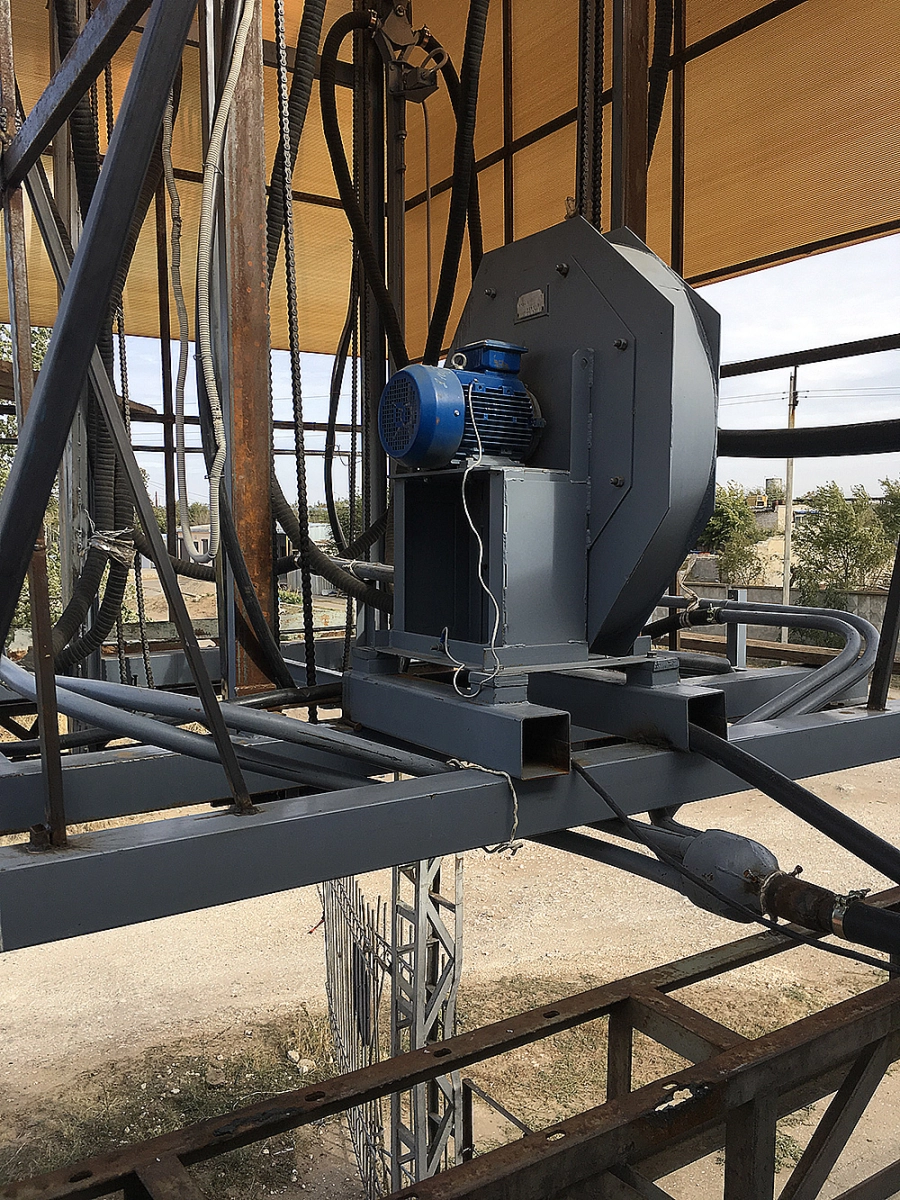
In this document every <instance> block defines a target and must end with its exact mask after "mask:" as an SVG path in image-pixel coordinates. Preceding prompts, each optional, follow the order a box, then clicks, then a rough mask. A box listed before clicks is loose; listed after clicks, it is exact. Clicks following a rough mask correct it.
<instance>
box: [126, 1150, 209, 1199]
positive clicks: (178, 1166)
mask: <svg viewBox="0 0 900 1200" xmlns="http://www.w3.org/2000/svg"><path fill="white" fill-rule="evenodd" d="M205 1197H206V1193H205V1192H202V1191H201V1190H200V1188H199V1187H198V1186H197V1184H196V1183H195V1182H194V1181H193V1179H192V1178H191V1176H190V1174H189V1173H188V1170H187V1168H186V1167H185V1166H184V1165H183V1164H182V1163H181V1161H180V1159H178V1158H176V1157H175V1156H174V1155H173V1156H171V1157H169V1158H157V1159H154V1160H153V1161H152V1162H148V1163H144V1165H143V1166H141V1167H138V1169H137V1171H135V1179H134V1182H132V1183H130V1184H129V1183H126V1185H125V1200H205Z"/></svg>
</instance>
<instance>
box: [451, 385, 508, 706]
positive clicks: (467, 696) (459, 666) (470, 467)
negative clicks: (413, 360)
mask: <svg viewBox="0 0 900 1200" xmlns="http://www.w3.org/2000/svg"><path fill="white" fill-rule="evenodd" d="M474 386H475V385H474V383H470V384H469V390H468V393H467V395H466V401H467V404H468V408H469V416H470V417H471V418H472V428H473V429H474V430H475V444H476V445H477V446H478V457H477V458H474V459H469V461H468V462H467V463H466V469H465V470H464V471H463V477H462V506H463V512H464V513H465V515H466V520H467V521H468V523H469V528H470V529H471V531H472V536H473V537H474V538H475V542H476V545H477V546H478V565H477V568H476V570H477V573H478V582H479V584H480V585H481V590H482V591H483V592H484V594H485V595H486V596H487V598H488V599H489V600H490V602H491V604H492V605H493V608H494V625H493V628H492V630H491V641H490V651H491V654H493V656H494V668H493V670H492V671H491V673H490V674H489V675H486V676H485V678H484V679H482V680H481V682H480V683H478V684H477V686H476V687H475V690H474V691H473V692H464V691H463V690H462V689H461V688H460V686H459V677H460V675H461V674H462V673H463V671H465V670H466V664H465V663H462V662H460V661H459V659H458V658H454V657H453V655H452V654H451V653H450V645H449V640H450V633H449V630H448V629H447V626H446V625H445V626H444V628H443V630H442V631H441V643H442V647H443V651H444V653H445V654H446V656H447V658H449V659H450V661H451V662H452V663H454V664H455V665H456V670H455V671H454V672H453V690H454V691H455V692H456V694H457V696H462V698H463V699H464V700H474V699H475V697H476V696H477V695H478V694H479V692H480V691H481V689H482V688H483V687H484V685H485V684H486V683H490V682H491V680H492V679H496V678H497V676H498V675H499V674H500V659H499V657H498V655H497V634H498V633H499V631H500V605H499V604H498V603H497V599H496V597H495V596H494V593H493V592H492V591H491V589H490V588H489V587H488V585H487V584H486V583H485V582H484V575H483V571H484V542H483V541H482V540H481V534H480V533H479V532H478V529H477V528H476V526H475V522H474V521H473V520H472V514H471V512H470V511H469V501H468V499H467V497H466V484H467V483H468V480H469V475H470V473H471V472H472V471H474V470H475V468H476V467H478V466H480V465H481V460H482V459H483V458H484V450H483V448H482V445H481V434H480V433H479V430H478V423H477V421H476V420H475V409H474V408H473V407H472V389H473V388H474Z"/></svg>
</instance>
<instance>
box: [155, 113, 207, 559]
mask: <svg viewBox="0 0 900 1200" xmlns="http://www.w3.org/2000/svg"><path fill="white" fill-rule="evenodd" d="M174 120H175V105H174V101H173V98H172V96H171V95H170V96H169V102H168V104H167V105H166V111H165V113H164V115H163V133H162V161H163V173H164V175H165V179H166V191H167V192H168V193H169V206H170V208H171V210H172V233H171V237H170V242H171V246H172V262H171V276H172V293H173V295H174V296H175V311H176V312H177V313H178V372H177V374H176V376H175V464H176V475H177V482H178V524H179V526H180V528H181V540H182V545H183V546H184V552H185V554H187V556H188V558H189V559H190V560H191V562H209V561H210V559H211V558H212V555H210V554H204V553H203V551H202V550H200V549H199V548H198V547H197V544H196V542H195V541H194V536H193V534H192V533H191V514H190V500H189V498H188V486H187V458H186V454H185V444H184V385H185V382H186V380H187V372H188V358H189V354H190V326H189V324H188V311H187V304H186V303H185V299H184V285H183V284H182V280H181V226H182V221H181V197H180V196H179V194H178V185H177V184H176V183H175V169H174V167H173V165H172V133H173V125H174ZM210 545H212V527H211V526H210Z"/></svg>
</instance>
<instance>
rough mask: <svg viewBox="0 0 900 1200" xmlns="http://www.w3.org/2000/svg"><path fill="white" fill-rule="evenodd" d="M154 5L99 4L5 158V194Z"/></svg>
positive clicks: (124, 0) (131, 1) (139, 1)
mask: <svg viewBox="0 0 900 1200" xmlns="http://www.w3.org/2000/svg"><path fill="white" fill-rule="evenodd" d="M149 6H150V0H101V3H100V4H98V5H97V7H96V9H95V10H94V12H93V13H92V14H91V16H90V18H89V19H88V21H87V24H86V25H85V27H84V29H83V30H82V31H81V33H80V34H79V36H78V39H77V41H76V42H75V45H74V46H73V47H72V49H71V50H70V51H69V53H68V54H67V55H66V57H65V58H64V59H63V61H62V63H61V64H60V67H59V70H58V71H57V72H56V74H55V75H54V76H53V78H52V79H51V80H50V82H49V83H48V84H47V86H46V88H44V90H43V92H42V93H41V95H40V96H39V97H38V100H37V103H36V104H35V105H34V107H33V108H32V110H31V112H30V113H29V114H28V116H27V117H26V118H25V120H24V121H23V123H22V128H21V129H20V130H19V132H18V133H17V134H16V135H15V137H14V138H13V140H12V141H11V142H10V144H9V147H8V148H7V150H6V153H5V154H4V155H3V187H4V190H7V191H8V190H9V189H10V188H15V187H18V186H19V184H21V183H22V182H23V180H24V179H25V176H26V175H27V174H28V172H29V171H30V170H31V168H32V167H33V166H34V164H35V163H36V162H37V160H38V159H39V158H40V156H41V154H43V152H44V150H46V148H47V147H48V146H49V145H50V142H51V141H52V139H53V136H54V134H56V133H58V131H59V130H60V129H61V128H62V125H63V123H64V122H65V121H66V120H68V118H69V117H70V116H71V114H72V111H73V109H74V108H75V105H76V104H77V103H78V101H79V100H80V99H81V97H82V96H84V95H86V94H87V91H88V88H90V86H91V84H92V83H93V82H94V80H95V79H96V78H97V76H98V75H99V74H100V72H101V71H102V70H103V66H104V64H105V63H106V62H108V61H109V60H110V59H111V58H112V56H113V55H114V54H115V52H116V51H117V50H118V49H119V47H120V46H121V45H122V43H123V42H124V41H125V39H126V37H128V34H129V33H130V32H131V30H132V29H133V28H134V25H135V22H136V21H137V20H138V19H139V18H140V17H141V16H142V15H143V13H144V12H146V10H147V9H148V8H149Z"/></svg>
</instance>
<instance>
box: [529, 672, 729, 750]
mask: <svg viewBox="0 0 900 1200" xmlns="http://www.w3.org/2000/svg"><path fill="white" fill-rule="evenodd" d="M657 661H659V660H657ZM648 662H649V663H652V662H653V660H648ZM668 673H669V672H667V671H664V672H662V674H668ZM671 673H672V675H674V677H675V679H676V680H677V672H671ZM630 675H631V672H626V673H625V674H624V675H622V674H620V673H618V672H613V671H602V670H596V669H594V670H590V669H588V670H578V671H559V672H556V671H533V672H531V673H530V674H529V676H528V699H529V700H530V701H532V702H533V703H535V704H544V705H549V706H552V707H555V708H561V709H564V710H565V711H566V712H568V713H569V714H570V715H571V718H572V723H573V724H575V725H582V726H585V727H586V728H588V729H596V730H597V731H598V732H600V733H611V734H613V735H615V736H616V737H623V738H627V739H628V740H629V741H632V742H649V743H650V744H652V745H659V744H660V743H662V744H665V745H667V746H671V747H672V748H673V749H675V750H687V749H689V737H688V728H689V726H690V725H691V724H694V725H700V726H702V727H703V728H704V729H708V730H710V732H712V733H717V734H718V735H719V736H720V737H727V736H728V727H727V723H726V720H725V696H724V693H723V692H721V691H718V690H717V689H715V688H710V687H702V686H697V685H696V684H690V683H680V682H675V680H673V682H671V683H665V682H663V683H659V684H657V683H653V684H652V685H650V686H648V684H646V683H635V682H633V681H632V679H631V678H629V676H630ZM647 678H652V675H650V674H649V673H648V674H647Z"/></svg>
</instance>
